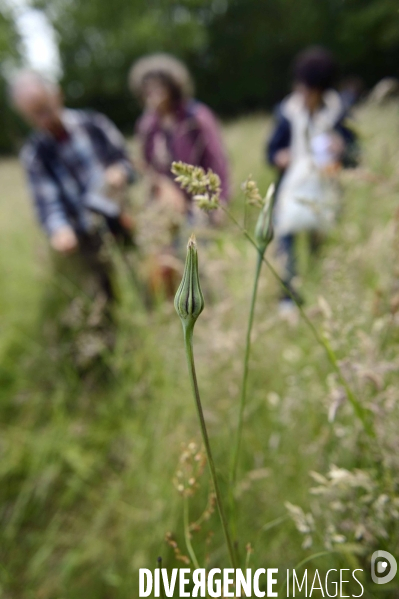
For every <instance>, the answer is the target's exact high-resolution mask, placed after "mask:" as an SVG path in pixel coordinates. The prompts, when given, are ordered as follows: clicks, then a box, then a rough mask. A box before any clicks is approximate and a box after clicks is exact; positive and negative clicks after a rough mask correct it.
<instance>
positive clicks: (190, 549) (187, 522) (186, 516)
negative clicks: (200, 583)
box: [183, 495, 199, 569]
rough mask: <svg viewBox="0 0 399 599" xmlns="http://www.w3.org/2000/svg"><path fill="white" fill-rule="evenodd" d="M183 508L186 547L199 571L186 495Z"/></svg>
mask: <svg viewBox="0 0 399 599" xmlns="http://www.w3.org/2000/svg"><path fill="white" fill-rule="evenodd" d="M183 507H184V539H185V541H186V547H187V551H188V554H189V556H190V558H191V561H192V562H193V564H194V567H195V568H197V569H198V568H199V564H198V560H197V556H196V555H195V551H194V549H193V546H192V544H191V539H190V518H189V513H188V497H187V495H184V497H183Z"/></svg>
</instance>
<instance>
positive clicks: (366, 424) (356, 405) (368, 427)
mask: <svg viewBox="0 0 399 599" xmlns="http://www.w3.org/2000/svg"><path fill="white" fill-rule="evenodd" d="M221 208H222V210H223V211H224V212H225V213H226V214H227V216H228V217H229V218H230V219H231V220H232V221H233V222H234V223H235V225H236V226H237V227H238V228H239V229H240V231H241V232H242V233H243V235H244V236H245V237H246V238H247V239H248V241H249V242H250V243H251V244H252V245H253V246H254V248H255V249H256V250H257V252H258V253H259V247H258V245H257V243H256V241H255V240H254V239H253V237H252V236H251V235H250V234H249V233H248V231H247V230H246V229H244V228H243V227H242V226H241V225H240V223H239V222H238V220H237V219H236V218H235V217H234V216H233V215H232V214H231V213H230V211H229V210H228V209H227V208H226V207H225V206H223V205H222V206H221ZM262 261H263V262H264V263H265V264H266V266H267V267H268V269H269V270H270V272H271V273H272V274H273V276H274V277H275V278H276V279H277V281H278V282H279V283H280V285H282V286H283V287H284V289H285V291H286V292H287V293H288V294H289V295H290V297H291V299H292V300H293V302H295V304H296V306H297V308H298V310H299V312H300V314H301V316H302V318H303V320H304V322H305V323H306V324H307V326H308V327H309V329H310V330H311V331H312V333H313V336H314V337H315V339H316V341H317V343H318V344H319V345H321V346H322V347H323V349H324V351H325V353H326V355H327V358H328V360H329V362H330V364H331V366H332V367H333V369H334V371H335V373H336V374H337V375H338V378H339V380H340V382H341V384H342V386H343V387H344V389H345V391H346V395H347V397H348V400H349V402H350V403H351V405H352V407H353V409H354V412H355V414H356V416H357V417H358V418H359V420H360V421H361V423H362V425H363V428H364V430H365V432H366V433H367V435H369V437H375V431H374V427H373V425H372V423H371V422H370V420H369V419H368V418H367V416H368V414H367V411H366V410H365V409H364V408H363V406H362V405H361V403H360V402H359V400H358V399H357V398H356V397H355V395H354V393H353V391H352V389H351V388H350V386H349V385H348V382H347V381H346V379H345V377H344V375H343V374H342V370H341V368H340V366H339V364H338V361H337V358H336V355H335V353H334V351H333V349H332V348H331V346H330V344H329V343H328V341H327V339H325V338H324V337H323V336H322V335H320V333H319V331H318V330H317V329H316V327H315V326H314V324H313V323H312V321H311V320H310V318H309V317H308V315H307V314H306V312H305V310H304V309H303V307H302V306H301V305H300V303H299V302H298V300H297V298H296V297H295V295H294V294H293V293H292V291H291V289H290V288H289V287H288V286H287V285H286V284H285V283H284V281H283V280H282V278H281V277H280V275H279V274H278V273H277V271H276V269H275V268H274V267H273V266H272V265H271V264H270V262H269V261H268V260H267V259H266V258H265V257H264V256H263V257H262Z"/></svg>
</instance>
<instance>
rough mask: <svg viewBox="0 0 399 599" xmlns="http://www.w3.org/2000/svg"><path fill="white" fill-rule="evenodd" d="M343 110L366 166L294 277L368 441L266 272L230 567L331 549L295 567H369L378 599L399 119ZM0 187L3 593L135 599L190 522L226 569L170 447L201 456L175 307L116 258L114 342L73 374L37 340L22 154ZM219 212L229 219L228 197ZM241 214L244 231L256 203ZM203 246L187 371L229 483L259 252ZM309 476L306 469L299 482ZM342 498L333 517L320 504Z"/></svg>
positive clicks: (202, 480) (203, 505)
mask: <svg viewBox="0 0 399 599" xmlns="http://www.w3.org/2000/svg"><path fill="white" fill-rule="evenodd" d="M357 117H358V122H359V126H360V127H361V129H362V131H363V133H364V146H365V147H364V155H365V164H364V169H362V170H361V171H358V172H353V173H350V172H348V173H346V174H345V177H344V186H345V207H344V212H343V216H342V220H341V222H340V224H339V226H338V227H337V229H336V231H335V232H334V234H333V236H332V238H331V239H330V240H329V242H328V243H327V244H326V245H325V246H324V248H323V249H322V254H321V256H320V257H319V258H318V259H317V260H313V259H312V258H308V263H307V264H306V263H305V261H304V263H303V264H302V274H303V279H304V293H305V295H306V299H307V304H306V310H307V313H308V314H309V315H310V317H311V319H312V322H314V323H315V324H316V325H317V326H318V328H320V329H322V330H323V331H324V334H325V336H326V337H327V338H328V339H329V342H330V344H331V346H332V347H333V349H334V351H335V352H336V354H337V355H338V357H339V359H340V364H341V367H342V368H343V369H344V371H345V375H346V376H347V377H348V380H349V381H350V383H351V385H353V387H354V388H355V389H356V391H357V393H358V396H359V398H360V399H361V401H362V403H364V405H365V406H367V407H369V408H370V409H372V411H373V414H374V424H375V428H376V434H377V438H378V442H379V443H378V446H377V445H376V444H374V442H370V440H369V439H368V438H367V437H366V436H365V435H364V432H363V431H362V427H361V426H360V425H359V423H358V421H357V419H355V418H354V416H353V409H352V407H351V406H350V405H349V404H348V402H347V401H345V394H344V393H343V390H342V387H341V385H340V382H339V380H337V378H336V377H335V376H334V375H332V374H331V368H330V364H329V362H328V360H327V359H326V356H325V354H324V353H323V351H322V350H321V348H320V347H319V346H318V345H317V344H316V343H315V341H314V338H313V337H312V336H311V335H310V334H309V331H308V329H307V327H306V326H305V325H304V324H303V323H302V322H301V321H299V322H298V323H286V322H282V321H281V320H280V319H279V318H278V315H277V311H276V307H275V306H276V295H277V292H278V288H277V286H276V284H275V283H274V282H273V280H272V279H271V277H270V275H269V274H266V273H267V271H266V268H265V269H262V275H261V277H260V281H259V295H258V301H257V306H256V316H255V321H254V322H255V326H254V328H253V341H252V349H251V359H250V361H249V376H248V394H247V406H246V412H245V418H244V426H243V443H242V453H241V461H240V467H239V471H238V476H237V503H238V505H239V510H237V516H238V521H237V534H238V536H237V538H238V542H239V550H240V560H241V561H242V559H243V557H245V545H246V544H247V543H251V544H252V549H253V553H252V555H251V558H250V565H249V567H252V568H255V567H265V564H266V565H267V566H269V567H277V568H280V569H281V570H282V571H284V570H285V568H293V567H295V566H296V565H297V564H298V563H300V562H301V561H302V560H304V559H310V558H311V556H312V555H313V554H314V553H318V554H319V556H320V552H325V551H334V553H331V554H329V555H328V556H327V557H321V556H320V557H319V558H317V559H310V561H309V562H307V564H308V566H307V567H314V568H315V567H318V568H319V569H320V571H323V572H324V571H326V570H327V569H329V568H340V567H341V568H348V567H351V568H352V567H353V568H356V567H361V568H364V570H365V580H364V583H365V586H366V594H365V597H374V598H377V597H382V596H386V593H382V591H381V589H375V588H373V587H372V586H371V583H370V581H369V580H368V579H367V572H368V570H369V558H370V554H371V553H372V551H373V550H374V549H381V548H383V549H387V550H388V551H391V552H392V553H393V554H397V550H398V546H397V543H398V535H397V524H398V515H397V512H398V510H397V499H395V498H396V497H397V493H398V488H399V482H398V477H397V472H398V471H399V468H398V462H397V460H398V455H399V448H398V439H397V428H398V422H399V413H398V406H399V402H398V391H397V389H398V385H397V377H398V375H397V372H398V359H397V343H398V340H399V320H398V304H399V300H398V297H397V277H398V270H397V262H398V258H397V257H398V253H397V252H398V250H399V237H398V221H397V219H396V220H395V218H394V214H395V212H396V210H397V174H396V153H397V152H396V149H397V139H396V128H397V126H398V125H399V121H398V112H397V106H396V105H393V106H390V107H387V108H385V109H384V110H383V111H382V110H379V109H372V108H364V109H362V110H361V111H360V112H359V113H358V114H357ZM269 128H270V120H269V119H266V118H254V117H253V118H247V119H243V120H240V121H237V122H235V123H232V124H231V125H229V126H228V127H227V128H226V129H225V131H224V135H225V140H226V144H227V147H228V150H229V154H230V157H231V161H232V163H233V166H234V170H233V175H234V188H235V189H236V190H238V187H239V183H240V182H241V181H242V180H244V179H245V177H246V176H247V175H248V173H249V172H252V173H253V175H254V177H255V179H256V180H257V181H258V183H259V187H260V188H261V189H266V188H267V185H268V183H269V182H270V180H271V177H272V175H271V172H270V171H269V170H267V169H265V168H264V166H263V164H262V156H261V152H260V147H261V144H262V141H263V138H264V136H265V134H266V133H267V131H268V130H269ZM0 184H1V189H2V194H1V197H0V216H1V218H0V286H1V289H2V293H1V294H0V311H1V314H2V319H1V323H0V325H1V336H0V365H1V367H0V422H1V423H2V424H1V426H0V438H1V442H0V520H1V522H0V523H1V527H0V529H1V533H0V535H1V537H0V563H1V568H0V589H1V591H0V596H1V595H3V596H4V597H10V596H11V597H13V598H15V599H31V598H32V599H33V598H35V599H36V598H37V597H41V598H42V599H53V597H64V598H65V599H83V598H84V599H107V598H109V597H113V598H115V599H130V598H131V597H135V596H136V595H137V588H138V587H137V584H138V582H137V578H138V568H139V567H148V568H153V567H155V566H156V560H157V557H158V556H162V559H163V565H164V566H165V567H168V568H169V567H178V566H182V565H184V564H185V563H187V561H181V560H182V559H183V560H187V559H188V560H189V559H190V558H189V557H188V555H190V553H189V551H188V549H187V548H186V546H185V539H186V538H187V535H185V534H184V533H185V530H184V527H183V521H184V520H185V519H186V518H187V519H189V522H190V523H192V525H190V527H189V532H190V533H191V539H190V542H191V545H192V548H193V549H194V551H195V554H196V556H197V558H198V562H199V564H200V565H201V566H202V565H203V564H204V563H207V564H209V565H212V566H215V567H223V566H227V565H228V561H227V559H228V558H227V553H226V552H225V551H224V542H223V535H222V531H221V529H220V527H219V524H218V520H217V514H215V506H214V505H213V508H209V506H208V498H209V492H210V490H211V486H210V481H209V477H208V475H207V470H206V469H204V468H202V470H203V473H202V474H197V473H194V474H193V475H192V474H191V473H190V474H188V475H187V487H186V488H189V491H190V493H189V494H188V493H187V494H186V496H185V497H184V499H187V502H188V508H189V509H188V508H187V506H185V502H184V501H183V498H182V496H181V495H179V493H181V492H182V491H181V489H180V487H181V485H182V483H181V478H182V475H181V474H180V473H181V472H183V473H184V468H183V466H184V465H185V464H186V465H187V459H186V458H184V455H185V454H186V453H187V451H186V450H185V449H182V445H183V444H184V447H187V445H188V444H190V442H191V441H194V442H195V444H196V447H199V446H200V443H201V439H200V435H199V432H198V427H197V421H196V415H195V412H194V410H193V405H192V400H191V394H190V388H189V381H188V377H187V371H186V367H185V361H184V350H183V348H182V347H181V326H180V323H179V321H178V319H177V317H176V314H175V313H174V309H173V306H171V305H169V304H164V305H162V306H160V307H159V309H154V310H153V311H152V312H151V314H147V313H146V312H145V311H144V310H143V308H142V307H141V306H140V304H139V303H138V301H137V297H136V295H135V291H134V289H133V288H132V286H131V283H130V279H129V278H128V276H127V273H126V272H125V271H124V270H123V264H118V273H119V280H120V283H121V291H122V300H123V301H122V305H121V306H120V309H119V311H118V315H117V316H118V342H117V347H116V350H115V352H114V353H113V355H108V356H106V357H105V373H104V372H102V373H99V372H98V371H95V370H94V371H92V372H89V373H86V375H85V376H83V375H81V374H79V372H77V371H76V369H75V368H74V367H73V363H72V362H71V360H70V357H68V353H67V351H66V348H65V347H64V346H63V345H62V344H61V346H57V345H55V344H54V343H51V334H50V333H51V330H52V327H53V326H54V322H53V318H50V316H49V314H48V313H47V312H46V311H45V306H43V296H44V295H47V294H48V293H51V291H52V285H53V283H54V281H53V278H52V277H51V273H50V270H49V265H48V261H47V260H46V259H45V256H46V251H45V244H44V241H43V238H42V237H41V236H39V232H38V231H37V229H36V228H35V226H34V225H33V220H32V216H31V215H30V213H29V211H28V209H27V206H26V197H25V196H26V192H25V189H24V182H23V180H22V177H21V172H20V170H19V167H18V165H17V163H16V161H14V160H7V161H2V162H1V163H0ZM231 208H232V211H233V213H234V215H235V216H236V217H237V218H241V216H242V212H243V198H242V193H237V195H236V196H235V197H234V199H233V204H232V207H231ZM365 208H367V209H365ZM251 210H253V212H252V213H250V215H249V218H248V220H249V221H250V222H249V224H248V229H249V230H252V229H253V227H254V225H255V221H256V217H257V214H258V209H257V208H254V209H251ZM395 231H396V232H395ZM199 251H200V252H201V255H200V264H199V268H200V276H201V280H203V281H204V293H205V294H208V295H210V296H211V298H212V299H211V300H209V301H208V300H207V302H206V307H205V309H204V311H203V313H202V315H201V318H200V319H199V321H198V322H197V325H196V341H195V349H196V367H197V374H198V380H199V383H200V387H201V397H202V402H203V407H204V415H205V419H206V422H207V426H208V429H209V436H210V439H211V443H212V450H213V452H214V455H215V463H216V464H217V467H218V476H219V477H220V479H221V492H222V494H226V491H227V484H226V481H227V479H228V474H229V466H230V463H231V443H232V438H233V433H234V431H235V430H236V424H237V415H238V405H239V392H240V382H241V376H242V372H241V364H242V358H243V354H244V349H245V330H246V324H247V323H246V320H247V313H248V302H249V299H250V298H249V294H250V288H251V287H250V286H251V283H252V281H253V261H254V250H253V249H252V248H251V247H250V246H249V245H248V244H247V242H246V241H245V240H244V239H243V237H242V236H241V235H240V234H237V232H236V229H235V227H233V226H232V227H231V228H228V227H226V229H224V230H223V231H221V233H220V235H219V238H218V243H216V244H209V243H208V244H207V247H203V246H201V247H200V250H199ZM395 252H396V253H395ZM270 254H271V255H272V254H273V248H271V252H270ZM320 295H322V296H323V298H322V299H319V296H320ZM47 305H48V304H46V306H47ZM49 338H50V341H49ZM329 416H330V421H329V419H328V417H329ZM194 453H195V455H197V451H196V450H195V452H194ZM193 459H194V458H193ZM182 462H183V466H182ZM200 462H201V463H202V458H201V459H200ZM195 463H196V462H195ZM334 465H335V466H336V468H338V469H339V473H340V475H341V476H340V481H341V482H340V484H339V485H338V484H335V482H334V481H337V480H338V479H337V476H336V474H337V472H338V471H337V470H336V469H335V468H334ZM176 469H178V472H177V473H176V475H175V471H176ZM310 472H316V473H318V474H317V475H315V474H313V477H314V478H313V479H312V477H311V476H310ZM334 473H335V474H334ZM193 477H194V478H195V481H194V482H195V484H193V483H192V478H193ZM174 479H177V480H178V481H179V482H178V485H177V486H178V492H176V489H175V488H174V484H173V480H174ZM315 480H316V483H317V484H315V482H314V481H315ZM362 481H365V484H363V482H362ZM315 487H316V489H317V493H316V494H315V492H314V491H312V492H310V491H311V489H313V488H315ZM321 487H322V488H321ZM183 491H184V488H183ZM286 502H289V504H290V506H289V507H290V508H291V511H290V512H289V513H290V515H291V516H292V517H293V520H294V522H291V520H290V519H289V518H287V511H286V507H285V503H286ZM338 502H341V504H342V503H344V506H343V509H336V510H335V511H334V508H336V507H337V505H338ZM210 505H211V506H212V503H211V502H210ZM204 514H205V516H204ZM193 523H194V524H193ZM198 523H199V524H198ZM185 528H186V530H187V527H185ZM297 528H298V530H299V532H298V530H297ZM359 531H361V533H362V534H361V535H360V537H359ZM212 532H213V533H214V534H213V535H212V534H211V533H212ZM166 533H171V534H170V535H168V543H165V542H164V537H165V534H166ZM343 537H345V539H344V538H343ZM171 538H173V539H174V541H173V542H172V541H171V540H170V539H171ZM304 541H305V543H303V542H304ZM310 543H312V546H311V547H310V546H309V545H310ZM303 544H304V547H303V546H302V545H303ZM176 545H177V547H176ZM323 555H324V553H323ZM395 584H396V587H395V588H394V589H393V590H392V589H391V590H392V593H393V594H392V596H394V593H397V592H398V589H397V582H395ZM382 590H384V589H382ZM347 594H349V592H348V593H347ZM353 594H358V587H357V588H356V589H354V591H353Z"/></svg>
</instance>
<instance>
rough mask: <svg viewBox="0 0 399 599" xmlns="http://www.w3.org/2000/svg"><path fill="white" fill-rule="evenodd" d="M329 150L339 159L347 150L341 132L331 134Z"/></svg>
mask: <svg viewBox="0 0 399 599" xmlns="http://www.w3.org/2000/svg"><path fill="white" fill-rule="evenodd" d="M329 150H330V152H331V154H332V155H333V156H334V158H335V159H336V160H339V159H340V158H341V156H342V155H343V153H344V151H345V141H344V139H343V137H342V136H341V135H339V133H333V134H332V135H331V140H330V146H329Z"/></svg>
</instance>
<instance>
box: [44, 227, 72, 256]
mask: <svg viewBox="0 0 399 599" xmlns="http://www.w3.org/2000/svg"><path fill="white" fill-rule="evenodd" d="M50 244H51V247H52V248H53V249H54V250H55V251H56V252H60V253H61V254H71V253H72V252H74V251H75V250H76V248H77V247H78V238H77V237H76V234H75V231H74V230H73V229H72V228H71V227H69V226H67V225H66V226H64V227H61V228H60V229H58V231H56V232H55V233H53V235H52V236H51V237H50Z"/></svg>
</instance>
